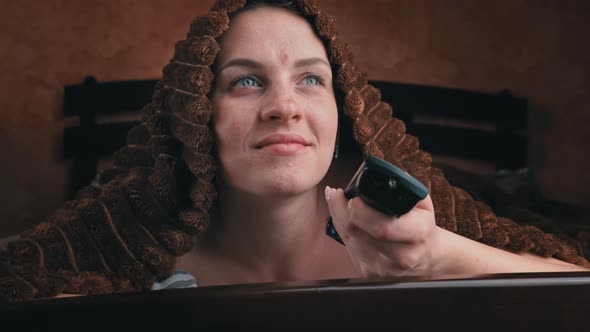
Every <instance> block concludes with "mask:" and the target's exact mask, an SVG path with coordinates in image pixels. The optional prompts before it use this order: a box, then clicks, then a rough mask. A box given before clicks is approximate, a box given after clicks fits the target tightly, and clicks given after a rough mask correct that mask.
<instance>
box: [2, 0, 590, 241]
mask: <svg viewBox="0 0 590 332" xmlns="http://www.w3.org/2000/svg"><path fill="white" fill-rule="evenodd" d="M210 4H211V1H195V0H190V1H189V0H170V1H163V0H159V1H157V0H135V1H131V0H125V1H114V0H112V1H108V0H102V1H73V0H62V1H59V0H49V1H32V0H26V1H18V2H17V1H8V0H5V1H1V8H2V11H0V72H1V73H2V75H0V87H1V89H0V149H1V151H3V153H2V162H1V163H0V181H1V182H0V183H2V186H1V187H0V236H2V235H4V234H10V233H14V232H17V231H21V230H22V229H24V228H25V227H28V226H30V224H31V223H32V222H36V221H39V220H40V218H41V217H42V216H45V215H47V214H49V213H50V212H51V211H53V210H55V209H57V208H58V207H59V206H60V205H61V203H62V200H63V195H64V188H63V186H64V176H65V172H66V166H67V165H66V164H64V163H63V162H61V161H59V154H58V153H59V143H60V141H61V132H62V129H63V125H64V120H63V119H62V118H61V115H60V114H61V108H62V101H61V100H62V97H63V86H64V85H67V84H72V83H78V82H80V81H81V80H82V79H83V77H84V76H85V75H94V76H95V77H97V78H98V80H127V79H142V78H157V77H159V76H160V73H161V68H162V67H163V65H164V64H166V63H167V61H168V60H169V58H170V57H171V55H172V51H173V45H174V42H175V41H177V40H179V39H182V38H184V36H185V34H186V31H187V28H188V25H189V23H190V21H191V19H192V18H193V16H195V15H198V14H201V13H203V12H204V11H205V10H206V9H207V8H209V6H210ZM322 4H323V5H324V8H325V11H326V12H328V13H330V14H332V15H333V16H335V17H336V19H337V22H336V24H337V27H338V28H339V31H340V34H341V35H342V36H343V37H344V38H345V40H347V41H348V42H349V43H350V44H351V48H352V50H353V52H354V53H355V55H356V58H357V61H358V64H359V65H360V67H361V68H363V69H365V70H366V71H368V73H369V77H370V78H372V79H383V80H395V81H402V82H411V83H423V84H434V85H442V86H450V87H458V88H465V89H472V90H481V91H488V92H496V91H497V90H500V89H504V88H508V89H511V90H512V91H513V92H514V93H515V94H517V95H520V96H525V97H527V98H529V100H530V102H531V105H530V106H531V115H530V141H531V146H530V149H531V154H530V163H531V168H532V171H533V172H534V173H535V174H536V176H537V178H538V181H539V183H540V185H541V187H542V189H543V191H544V193H545V194H546V195H547V196H549V197H552V198H559V199H563V200H567V201H572V202H579V203H584V204H590V187H589V185H590V172H588V170H590V162H589V161H585V160H584V149H585V146H586V145H587V142H588V139H586V134H587V133H588V132H590V125H589V123H590V79H589V76H590V75H589V72H590V60H589V57H588V54H589V53H590V52H589V51H590V49H589V48H590V44H589V43H588V42H586V41H585V37H587V32H588V31H590V23H589V22H590V4H589V3H588V2H586V1H574V0H570V1H562V2H557V1H537V0H534V1H533V0H531V1H516V0H502V1H486V2H483V1H470V0H461V1H459V0H455V1H435V0H428V1H427V0H422V1H385V0H383V1H379V0H374V1H362V2H361V1H337V0H323V1H322Z"/></svg>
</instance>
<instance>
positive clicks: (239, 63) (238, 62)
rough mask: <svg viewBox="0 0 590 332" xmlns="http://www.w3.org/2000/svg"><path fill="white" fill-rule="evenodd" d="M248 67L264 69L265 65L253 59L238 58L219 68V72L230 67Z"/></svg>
mask: <svg viewBox="0 0 590 332" xmlns="http://www.w3.org/2000/svg"><path fill="white" fill-rule="evenodd" d="M234 66H235V67H248V68H254V69H260V68H263V67H264V65H263V64H262V63H260V62H258V61H255V60H252V59H245V58H236V59H231V60H229V61H228V62H226V63H224V64H223V66H221V67H219V72H222V71H223V70H224V69H226V68H228V67H234Z"/></svg>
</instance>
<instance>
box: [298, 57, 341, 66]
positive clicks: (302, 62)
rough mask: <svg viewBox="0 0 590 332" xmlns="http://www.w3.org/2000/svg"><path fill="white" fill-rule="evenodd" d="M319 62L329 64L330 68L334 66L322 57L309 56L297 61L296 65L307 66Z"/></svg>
mask: <svg viewBox="0 0 590 332" xmlns="http://www.w3.org/2000/svg"><path fill="white" fill-rule="evenodd" d="M317 64H323V65H326V66H328V68H332V67H331V66H330V64H329V63H328V61H326V60H324V59H322V58H307V59H301V60H297V61H295V67H305V66H312V65H317Z"/></svg>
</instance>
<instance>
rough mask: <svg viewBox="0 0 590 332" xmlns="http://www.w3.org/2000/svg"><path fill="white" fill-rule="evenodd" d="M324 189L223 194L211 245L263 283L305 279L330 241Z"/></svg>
mask: <svg viewBox="0 0 590 332" xmlns="http://www.w3.org/2000/svg"><path fill="white" fill-rule="evenodd" d="M323 192H324V191H323V187H321V188H319V187H316V188H313V189H311V190H309V191H307V192H305V193H302V194H299V195H296V196H288V197H259V196H257V197H255V196H252V195H248V194H243V193H237V192H234V191H230V190H222V191H221V192H220V195H219V199H218V201H217V209H216V215H215V216H214V220H213V221H212V228H211V231H210V233H209V239H210V241H208V242H209V243H210V247H211V248H210V249H211V250H214V251H215V253H216V255H221V256H222V257H224V258H225V259H228V260H230V261H233V262H234V263H237V264H238V265H240V266H241V267H243V268H244V269H246V270H249V272H251V273H254V274H255V275H258V276H259V277H260V278H261V279H268V280H280V279H300V277H301V276H300V274H304V273H305V271H307V270H309V269H311V268H313V266H314V264H315V263H316V262H317V260H318V257H319V256H320V255H321V254H322V251H323V249H324V248H323V245H324V243H325V240H326V236H325V234H324V227H325V224H324V220H325V219H326V217H327V216H328V215H329V212H328V208H327V205H326V203H325V199H324V194H323Z"/></svg>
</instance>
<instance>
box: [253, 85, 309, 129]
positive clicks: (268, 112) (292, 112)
mask: <svg viewBox="0 0 590 332" xmlns="http://www.w3.org/2000/svg"><path fill="white" fill-rule="evenodd" d="M302 116H303V110H302V108H301V105H299V103H298V102H297V101H296V100H295V98H293V96H292V95H291V93H290V92H289V91H285V90H284V89H281V90H280V91H274V92H272V94H271V95H269V99H268V102H267V103H266V104H265V105H264V107H263V109H262V111H261V118H262V120H264V121H283V122H289V121H293V120H294V121H297V120H300V119H301V118H302Z"/></svg>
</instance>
